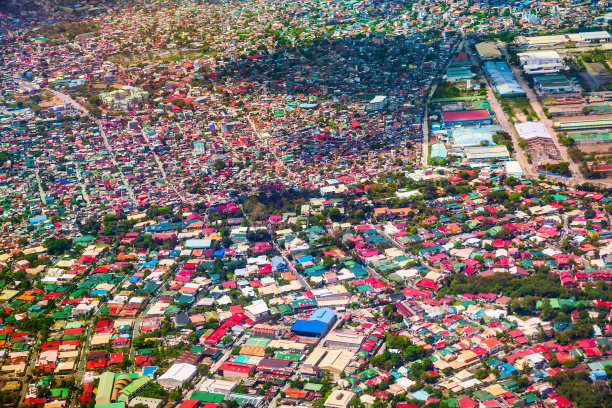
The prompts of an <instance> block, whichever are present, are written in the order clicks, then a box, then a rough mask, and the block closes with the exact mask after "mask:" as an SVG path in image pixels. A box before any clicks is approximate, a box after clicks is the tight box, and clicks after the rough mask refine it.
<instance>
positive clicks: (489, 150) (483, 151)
mask: <svg viewBox="0 0 612 408" xmlns="http://www.w3.org/2000/svg"><path fill="white" fill-rule="evenodd" d="M465 155H466V157H467V160H468V163H470V164H473V165H477V164H479V163H488V162H490V161H491V160H500V161H504V160H510V152H508V148H507V147H506V146H503V145H499V146H484V147H468V148H466V149H465Z"/></svg>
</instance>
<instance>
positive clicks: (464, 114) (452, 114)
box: [442, 109, 491, 122]
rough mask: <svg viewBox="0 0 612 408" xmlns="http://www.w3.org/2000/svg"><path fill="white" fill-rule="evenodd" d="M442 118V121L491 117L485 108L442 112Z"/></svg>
mask: <svg viewBox="0 0 612 408" xmlns="http://www.w3.org/2000/svg"><path fill="white" fill-rule="evenodd" d="M442 119H444V122H449V121H450V122H452V121H462V120H478V119H491V115H489V111H487V110H486V109H472V110H463V111H449V112H442Z"/></svg>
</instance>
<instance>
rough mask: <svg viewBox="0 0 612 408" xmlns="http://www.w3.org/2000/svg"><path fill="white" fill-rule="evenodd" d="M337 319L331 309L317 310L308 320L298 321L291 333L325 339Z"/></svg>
mask: <svg viewBox="0 0 612 408" xmlns="http://www.w3.org/2000/svg"><path fill="white" fill-rule="evenodd" d="M336 320H337V317H336V314H335V313H334V311H333V310H332V309H330V308H329V307H322V308H320V309H317V310H315V312H314V313H313V314H312V315H311V316H310V318H309V319H308V320H296V321H295V323H294V324H293V326H291V331H292V332H293V333H295V334H296V335H297V336H303V337H317V338H318V337H323V336H324V335H325V334H326V333H327V332H328V331H329V329H331V328H332V327H333V325H334V323H336Z"/></svg>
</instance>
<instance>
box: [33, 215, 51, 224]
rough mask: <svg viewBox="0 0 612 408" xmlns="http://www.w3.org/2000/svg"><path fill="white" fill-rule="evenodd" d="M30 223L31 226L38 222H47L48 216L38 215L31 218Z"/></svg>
mask: <svg viewBox="0 0 612 408" xmlns="http://www.w3.org/2000/svg"><path fill="white" fill-rule="evenodd" d="M29 221H30V224H36V223H37V222H41V221H47V216H46V215H38V216H36V217H32V218H30V220H29Z"/></svg>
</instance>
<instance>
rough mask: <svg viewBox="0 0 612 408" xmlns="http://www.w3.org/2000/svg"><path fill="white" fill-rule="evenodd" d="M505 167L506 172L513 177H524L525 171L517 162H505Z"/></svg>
mask: <svg viewBox="0 0 612 408" xmlns="http://www.w3.org/2000/svg"><path fill="white" fill-rule="evenodd" d="M504 167H505V170H506V174H507V175H508V176H512V177H523V176H524V174H523V169H521V165H520V163H519V162H518V161H516V160H509V161H507V162H504Z"/></svg>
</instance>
